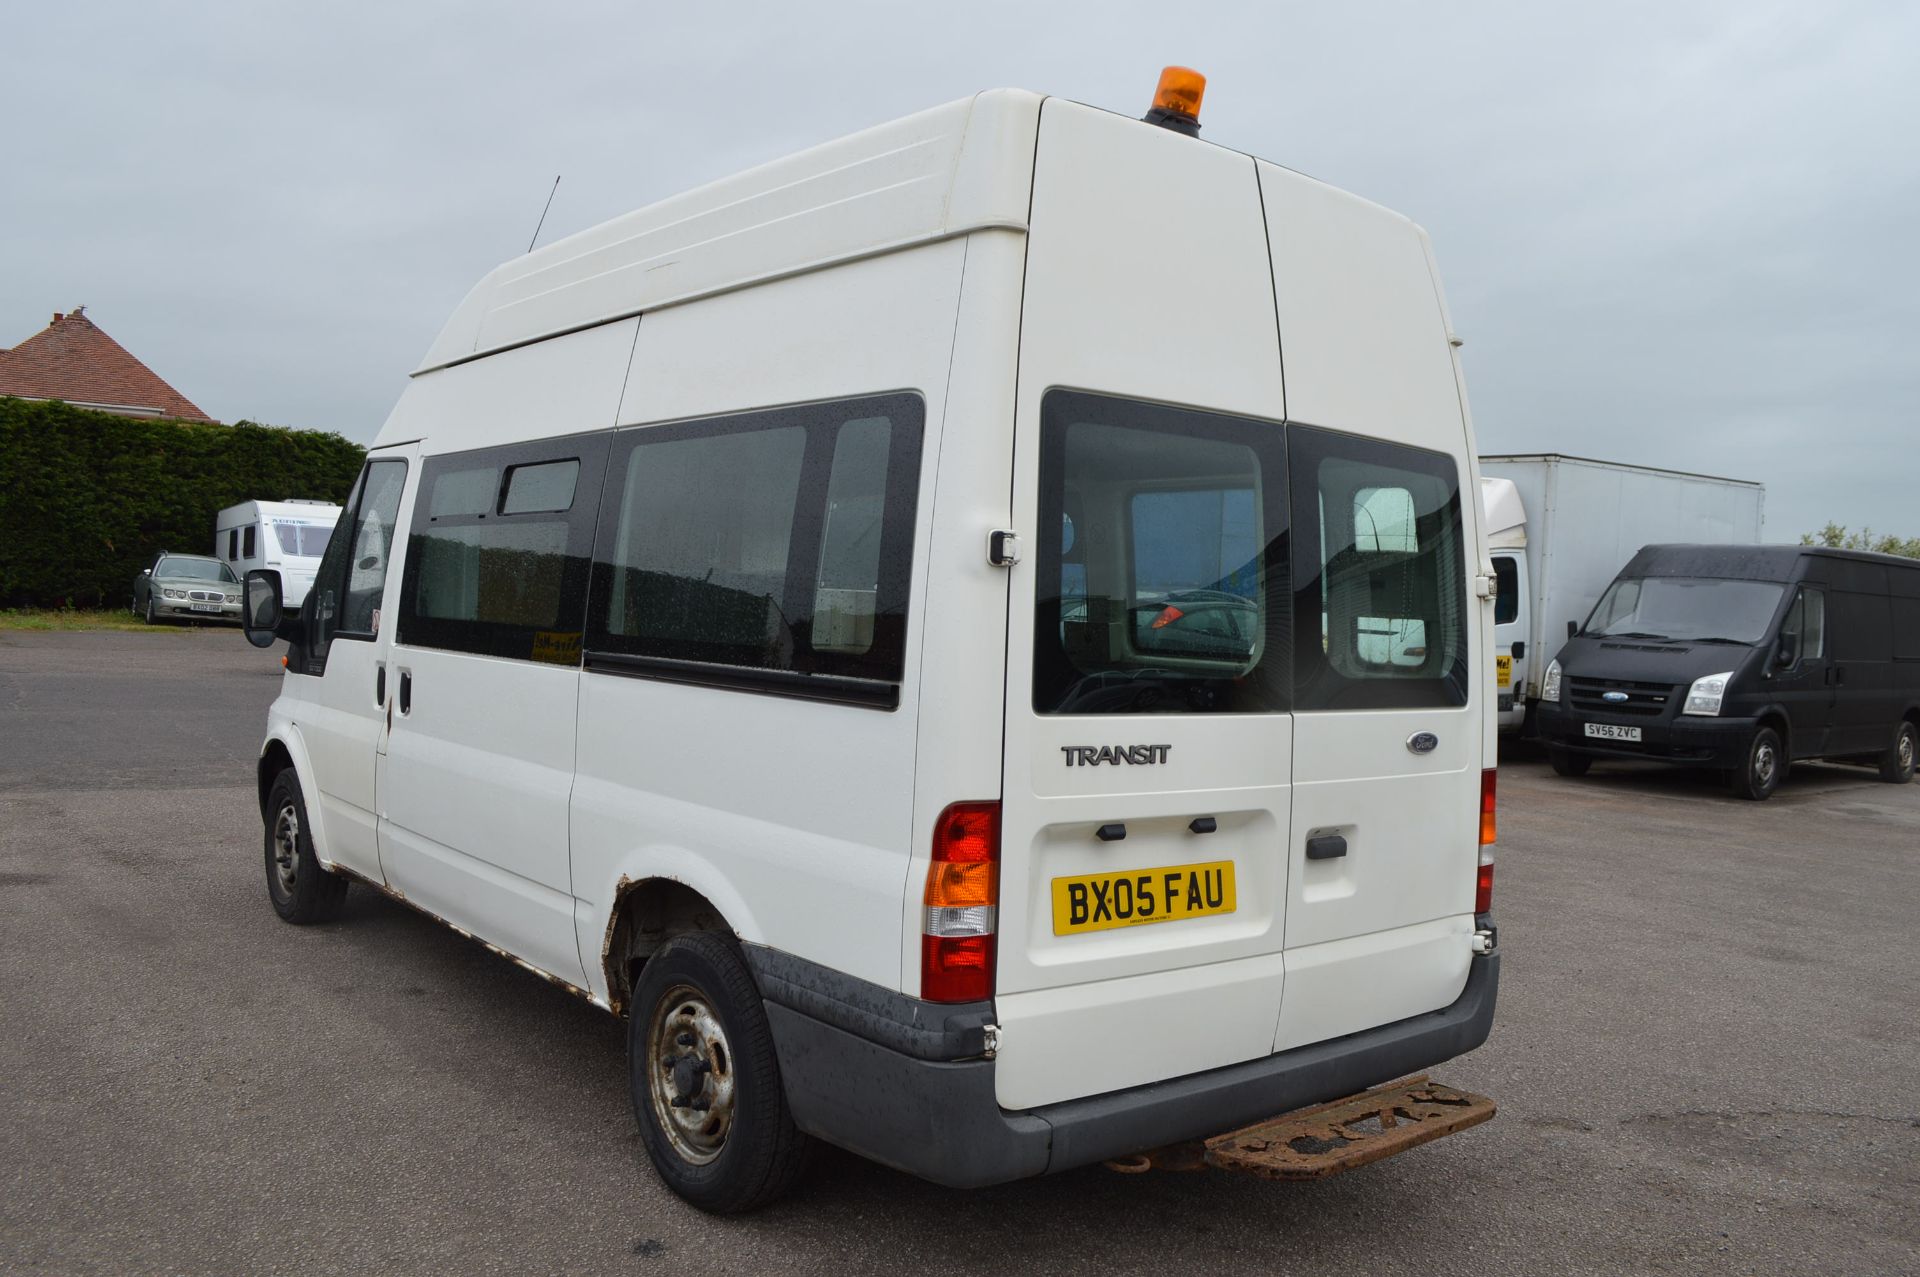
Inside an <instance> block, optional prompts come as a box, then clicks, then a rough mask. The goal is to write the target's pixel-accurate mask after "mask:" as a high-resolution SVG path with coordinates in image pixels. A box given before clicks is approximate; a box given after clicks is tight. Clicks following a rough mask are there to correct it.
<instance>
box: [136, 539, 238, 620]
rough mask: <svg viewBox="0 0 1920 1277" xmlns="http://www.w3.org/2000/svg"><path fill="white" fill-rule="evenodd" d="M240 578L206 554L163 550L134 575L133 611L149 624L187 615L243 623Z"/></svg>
mask: <svg viewBox="0 0 1920 1277" xmlns="http://www.w3.org/2000/svg"><path fill="white" fill-rule="evenodd" d="M240 595H241V589H240V578H239V577H237V576H235V575H234V574H233V569H232V568H230V567H228V566H227V565H226V564H224V563H222V562H221V561H220V560H218V559H214V558H209V557H208V556H206V555H204V554H169V553H167V552H165V551H162V552H161V553H160V554H159V555H157V556H156V557H155V558H154V560H153V565H152V566H151V567H148V568H146V569H144V570H143V571H142V572H141V573H140V575H139V576H137V577H135V578H134V579H133V614H134V615H135V616H144V617H146V618H147V624H149V625H153V624H157V623H158V622H160V621H163V620H168V619H176V618H184V619H187V620H193V621H231V622H233V623H234V624H235V625H238V624H239V623H240Z"/></svg>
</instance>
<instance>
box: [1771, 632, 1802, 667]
mask: <svg viewBox="0 0 1920 1277" xmlns="http://www.w3.org/2000/svg"><path fill="white" fill-rule="evenodd" d="M1799 659H1800V636H1799V635H1797V634H1782V635H1781V636H1780V650H1779V651H1777V652H1775V653H1774V654H1773V663H1774V664H1775V665H1778V666H1779V667H1780V668H1781V669H1785V668H1787V666H1789V665H1791V664H1793V663H1794V662H1795V661H1797V660H1799Z"/></svg>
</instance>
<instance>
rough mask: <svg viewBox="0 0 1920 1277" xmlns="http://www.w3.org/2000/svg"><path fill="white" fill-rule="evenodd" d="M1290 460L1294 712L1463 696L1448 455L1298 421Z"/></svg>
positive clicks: (1460, 590) (1433, 702)
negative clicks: (1308, 622)
mask: <svg viewBox="0 0 1920 1277" xmlns="http://www.w3.org/2000/svg"><path fill="white" fill-rule="evenodd" d="M1287 438H1288V447H1289V459H1290V461H1291V462H1292V465H1293V509H1294V514H1295V519H1296V521H1297V522H1298V523H1299V525H1300V530H1299V535H1298V536H1297V537H1296V538H1295V542H1294V579H1295V582H1296V594H1295V600H1294V601H1295V610H1296V614H1297V615H1298V616H1300V617H1301V618H1302V620H1303V621H1304V620H1305V618H1307V617H1315V618H1316V622H1315V623H1314V628H1315V629H1317V630H1318V631H1319V634H1318V639H1319V641H1318V642H1317V643H1315V642H1311V641H1309V642H1303V643H1301V644H1299V646H1298V649H1297V651H1296V653H1295V689H1294V692H1295V704H1296V707H1297V708H1299V709H1303V710H1306V709H1393V708H1418V707H1422V706H1438V705H1464V704H1466V701H1467V688H1468V683H1469V679H1468V677H1467V661H1466V650H1467V631H1466V570H1465V561H1466V560H1465V537H1464V533H1463V527H1462V521H1461V510H1460V487H1459V477H1458V470H1457V467H1456V466H1455V465H1454V462H1453V459H1452V458H1450V457H1448V456H1446V455H1444V454H1442V453H1437V452H1428V451H1425V450H1424V449H1418V448H1408V447H1403V446H1400V445H1396V444H1390V443H1385V442H1382V441H1380V440H1376V439H1362V438H1357V437H1354V436H1350V435H1342V434H1337V433H1335V432H1333V431H1329V430H1317V429H1311V428H1308V427H1302V426H1290V427H1288V431H1287Z"/></svg>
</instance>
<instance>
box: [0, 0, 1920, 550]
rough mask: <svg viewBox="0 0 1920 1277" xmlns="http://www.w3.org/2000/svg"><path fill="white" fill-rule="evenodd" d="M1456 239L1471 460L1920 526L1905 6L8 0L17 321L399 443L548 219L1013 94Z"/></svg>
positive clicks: (6, 185) (7, 184) (1916, 114)
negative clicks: (1199, 98)
mask: <svg viewBox="0 0 1920 1277" xmlns="http://www.w3.org/2000/svg"><path fill="white" fill-rule="evenodd" d="M1175 62H1177V63H1183V64H1186V65H1189V66H1193V67H1197V68H1199V69H1200V70H1202V71H1203V72H1205V73H1206V75H1207V76H1208V77H1209V85H1208V90H1207V98H1206V105H1205V111H1204V121H1203V122H1204V126H1205V135H1206V136H1207V137H1208V138H1210V139H1212V140H1214V141H1216V142H1219V143H1221V144H1223V145H1226V146H1231V147H1234V148H1236V149H1239V150H1244V151H1249V152H1252V153H1254V154H1257V155H1261V156H1265V157H1267V158H1269V159H1272V160H1275V161H1278V162H1280V163H1282V164H1286V165H1288V166H1290V167H1292V168H1296V169H1299V170H1301V171H1303V172H1307V173H1311V174H1313V175H1314V176H1316V177H1320V178H1324V179H1326V180H1327V181H1330V182H1333V183H1335V184H1337V185H1340V186H1343V187H1346V188H1348V189H1350V190H1353V191H1356V192H1358V193H1360V194H1362V195H1365V196H1367V197H1369V198H1371V199H1374V200H1378V201H1379V202H1381V203H1383V204H1386V205H1388V206H1389V207H1392V208H1394V209H1397V210H1399V211H1401V212H1403V213H1406V214H1407V215H1408V216H1410V217H1412V218H1414V219H1415V220H1417V221H1419V222H1421V223H1422V224H1423V225H1425V226H1426V227H1427V229H1428V230H1429V232H1431V234H1432V236H1433V239H1434V246H1435V251H1436V253H1437V255H1438V258H1439V262H1440V268H1441V272H1442V275H1443V277H1444V279H1445V283H1446V286H1447V291H1448V297H1449V301H1450V304H1451V306H1452V309H1453V314H1454V321H1455V324H1456V326H1457V327H1458V328H1459V330H1460V332H1461V333H1462V335H1463V336H1464V337H1465V338H1466V340H1467V345H1466V349H1465V352H1464V353H1465V356H1466V367H1467V378H1468V388H1469V391H1470V393H1471V396H1472V403H1473V408H1474V416H1475V422H1476V425H1477V428H1478V431H1479V440H1480V446H1481V450H1482V451H1483V452H1517V451H1540V450H1557V451H1563V452H1572V453H1578V454H1584V455H1589V456H1598V457H1603V458H1608V459H1613V460H1621V461H1633V462H1640V463H1644V464H1649V465H1658V466H1669V467H1674V468H1679V469H1688V470H1702V471H1707V472H1710V473H1715V474H1728V475H1734V476H1738V477H1742V478H1753V479H1760V480H1764V481H1765V483H1766V484H1767V527H1766V535H1767V537H1768V539H1770V540H1791V539H1794V538H1795V537H1796V536H1797V535H1798V534H1799V533H1800V532H1801V531H1803V530H1807V529H1810V528H1813V527H1816V526H1818V525H1819V524H1820V523H1822V522H1824V521H1825V520H1826V519H1829V518H1832V519H1835V520H1838V521H1840V522H1843V523H1849V524H1852V525H1854V526H1855V527H1858V526H1859V525H1861V524H1867V523H1870V524H1872V525H1873V526H1874V527H1875V528H1876V529H1879V530H1881V531H1889V532H1900V533H1902V534H1905V535H1916V534H1920V499H1917V498H1916V487H1917V486H1920V437H1917V436H1920V431H1917V430H1916V411H1915V405H1916V403H1917V402H1920V353H1917V352H1920V73H1917V72H1916V70H1915V68H1916V65H1920V4H1915V3H1911V2H1910V0H1890V2H1888V3H1877V4H1875V3H1845V2H1838V3H1832V2H1826V0H1823V2H1822V3H1817V4H1809V3H1805V2H1804V0H1800V2H1798V3H1771V2H1760V3H1744V4H1733V3H1726V4H1686V3H1655V4H1639V3H1609V4H1583V5H1570V4H1541V3H1537V0H1536V2H1526V3H1505V4H1491V3H1489V4H1473V3H1463V4H1448V5H1440V4H1433V3H1430V2H1429V3H1421V4H1384V3H1382V4H1360V3H1353V4H1331V3H1324V2H1323V3H1318V4H1295V3H1290V2H1282V0H1265V2H1261V0H1250V2H1247V3H1216V4H1167V3H1164V0H1162V2H1161V3H1153V4H1133V3H1112V2H1109V3H1098V4H1084V5H1070V4H1064V3H1061V4H1053V3H1043V2H1041V0H1028V2H1027V3H1011V4H1008V3H987V2H984V0H974V2H973V3H969V4H966V5H941V6H937V7H936V6H932V5H925V6H920V5H913V4H908V3H891V4H881V3H853V2H850V0H849V2H843V3H837V4H833V5H819V6H815V5H809V4H800V3H765V4H757V5H756V4H726V3H717V2H716V3H708V4H706V5H671V6H669V5H648V4H641V3H627V4H593V3H577V4H560V3H552V4H532V3H522V4H517V5H498V4H496V5H486V4H469V3H461V4H454V3H439V4H426V3H391V2H390V3H384V4H379V5H371V4H368V5H356V4H348V3H338V4H325V5H316V4H311V3H307V4H299V5H294V4H284V3H269V2H263V0H247V2H245V3H197V4H192V5H174V4H153V3H149V2H145V0H143V2H141V3H69V4H34V5H26V4H21V5H13V6H9V7H8V8H7V9H6V11H5V12H4V16H0V118H4V119H5V121H6V124H5V126H4V128H0V345H5V346H11V345H15V344H17V343H18V342H20V341H23V340H25V339H26V338H27V337H29V336H31V335H32V334H33V333H34V332H35V331H36V330H37V329H39V328H40V327H42V326H44V325H45V324H46V323H47V321H48V319H49V318H50V317H51V315H52V313H53V312H54V311H56V310H59V311H65V310H70V309H71V308H72V307H74V306H75V305H79V304H85V305H86V306H87V307H88V315H89V317H91V318H93V319H94V320H96V321H97V322H98V323H99V324H100V325H101V327H103V328H104V329H106V330H107V331H108V332H109V333H111V334H112V335H113V336H114V337H116V338H117V339H119V340H120V341H121V342H122V343H123V344H124V345H126V346H127V347H128V348H129V349H131V350H132V351H133V352H134V353H135V354H137V355H139V356H140V357H141V358H143V359H144V360H146V361H147V362H148V363H149V364H150V365H151V366H152V367H153V368H154V369H155V370H156V371H158V372H159V373H160V374H161V375H162V376H163V377H166V378H167V379H168V380H169V381H171V382H172V383H173V384H174V385H175V386H176V387H178V388H179V389H180V390H181V391H182V392H183V393H185V394H186V395H187V396H188V397H189V398H191V399H193V400H195V401H196V402H197V403H199V404H200V406H201V407H203V408H205V409H206V410H207V411H208V412H210V413H212V414H213V415H214V416H216V417H219V418H221V419H223V420H229V421H231V420H236V419H239V418H243V417H244V418H253V419H255V420H260V421H266V422H272V423H276V424H281V425H292V426H302V427H311V428H319V429H327V430H337V431H339V432H341V433H342V434H345V435H347V436H348V437H350V438H353V439H357V440H361V441H366V440H369V439H371V438H372V437H373V434H374V432H375V431H376V430H377V429H378V428H379V426H380V423H381V421H382V420H383V419H384V418H385V416H386V413H387V411H388V409H389V407H390V406H391V404H392V402H393V400H394V398H395V397H396V396H397V395H398V393H399V391H400V389H401V387H402V385H403V382H404V378H405V374H406V372H407V370H408V369H409V368H411V367H412V366H413V365H414V364H415V362H416V361H417V360H418V359H419V357H420V355H421V354H422V353H423V352H424V351H425V350H426V348H427V345H428V343H429V341H430V340H431V339H432V337H433V335H434V333H435V332H436V331H437V330H438V328H439V326H440V324H441V323H442V321H443V320H444V319H445V318H446V316H447V315H448V314H449V313H450V312H451V310H452V308H453V306H454V304H455V303H456V302H458V301H459V299H460V298H461V296H462V295H463V294H464V293H465V292H466V290H467V288H468V287H469V286H471V284H472V283H473V282H474V281H475V280H476V279H478V277H479V276H480V275H481V274H482V273H483V272H485V271H486V270H487V269H489V268H490V267H492V266H493V265H495V264H496V263H497V262H499V261H501V260H503V259H505V258H507V257H511V256H513V255H515V254H516V253H518V252H520V251H522V250H524V249H525V247H526V243H527V238H528V236H529V235H530V234H531V233H532V231H533V226H534V222H535V219H536V218H537V217H538V215H539V212H540V206H541V203H542V201H543V200H545V199H546V195H547V188H548V186H549V185H550V184H551V182H552V181H553V177H554V175H555V174H556V173H559V174H564V175H565V180H564V181H563V182H562V183H561V185H560V190H559V194H558V197H557V198H556V199H555V201H554V205H553V211H552V213H551V214H550V215H549V217H548V219H547V226H546V229H545V231H544V232H543V233H542V236H541V238H542V242H545V241H548V240H551V239H553V238H555V237H557V236H560V235H563V234H567V233H569V232H572V231H575V230H579V229H581V228H582V227H585V226H589V225H592V224H593V223H595V222H598V221H601V220H604V219H605V218H608V217H611V216H614V215H616V214H618V213H621V212H624V211H626V210H628V209H631V208H636V207H639V206H641V205H643V204H646V203H649V202H651V201H653V200H655V199H658V198H660V197H662V196H666V195H670V194H672V193H674V192H676V191H680V190H684V189H687V188H689V187H692V186H695V185H698V184H700V183H702V182H705V181H708V180H710V179H713V178H716V177H720V176H723V175H725V174H727V173H730V172H733V171H736V170H738V169H741V168H744V167H747V166H749V165H752V164H755V163H758V162H761V161H763V160H768V159H771V158H774V157H776V156H779V155H782V154H785V153H788V152H790V151H793V150H797V149H800V148H803V147H806V146H809V145H811V144H813V143H816V142H821V141H825V140H827V139H829V138H832V137H836V136H839V135H840V134H843V133H847V132H851V131H853V130H856V129H859V128H862V127H865V126H867V125H870V124H875V123H878V122H880V121H883V120H886V119H890V118H893V117H895V116H898V115H903V114H906V113H908V112H910V111H914V110H918V109H920V108H922V107H926V106H931V105H934V104H935V103H939V102H943V101H946V100H949V99H953V98H957V97H962V96H965V95H967V94H969V93H972V92H974V91H975V90H978V89H982V88H988V87H993V86H997V85H1018V86H1022V87H1026V88H1032V89H1037V90H1040V91H1043V92H1047V93H1055V94H1060V95H1063V96H1066V97H1071V98H1075V99H1077V100H1080V101H1083V102H1088V103H1092V104H1094V105H1098V106H1102V107H1107V108H1111V109H1114V110H1119V111H1125V112H1128V113H1135V114H1137V113H1138V112H1139V111H1141V110H1143V109H1144V108H1145V106H1146V104H1147V99H1148V97H1149V96H1150V94H1151V91H1152V88H1153V84H1154V80H1155V78H1156V76H1157V74H1158V72H1159V69H1160V67H1161V66H1162V65H1163V64H1165V63H1175Z"/></svg>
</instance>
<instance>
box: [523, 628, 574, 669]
mask: <svg viewBox="0 0 1920 1277" xmlns="http://www.w3.org/2000/svg"><path fill="white" fill-rule="evenodd" d="M533 659H534V660H536V661H544V662H546V663H547V664H548V665H578V664H579V663H580V631H579V630H540V631H538V632H536V633H535V634H534V636H533Z"/></svg>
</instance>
